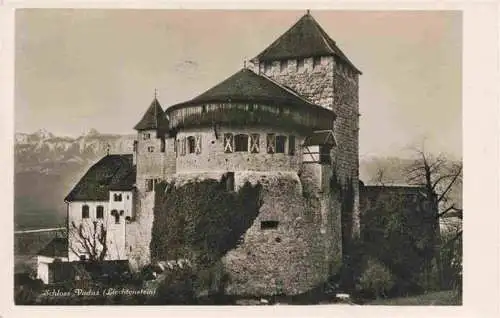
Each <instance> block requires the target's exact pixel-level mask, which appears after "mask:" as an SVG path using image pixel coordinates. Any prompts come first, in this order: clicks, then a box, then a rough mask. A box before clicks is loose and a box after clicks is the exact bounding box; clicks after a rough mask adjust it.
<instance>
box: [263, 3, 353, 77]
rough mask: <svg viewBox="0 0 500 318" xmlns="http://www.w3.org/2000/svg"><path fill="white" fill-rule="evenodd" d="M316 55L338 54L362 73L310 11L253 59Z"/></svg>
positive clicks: (274, 59)
mask: <svg viewBox="0 0 500 318" xmlns="http://www.w3.org/2000/svg"><path fill="white" fill-rule="evenodd" d="M316 56H318V57H319V56H336V57H337V58H339V59H340V60H342V61H343V62H344V63H346V64H348V65H349V66H351V67H352V68H353V69H354V70H355V71H356V72H357V73H358V74H361V72H360V71H359V70H358V69H357V68H356V67H355V66H354V64H352V63H351V61H349V59H348V58H347V56H346V55H345V54H344V53H343V52H342V51H341V50H340V48H339V47H338V46H337V44H336V43H335V41H334V40H332V38H330V36H328V34H327V33H326V32H325V31H324V30H323V28H322V27H321V26H320V25H319V24H318V22H316V20H315V19H314V18H313V17H312V15H311V14H310V13H309V11H308V12H307V13H306V14H305V15H304V16H303V17H302V18H300V19H299V21H297V22H296V23H295V24H294V25H293V26H292V27H291V28H290V29H288V31H286V32H285V33H283V35H281V36H280V37H279V38H278V39H277V40H276V41H274V42H273V43H272V44H271V45H269V46H268V47H267V48H266V49H265V50H264V51H262V52H261V53H260V54H259V55H257V56H256V57H255V58H254V59H253V60H254V61H261V62H265V61H276V60H288V59H300V58H306V57H316Z"/></svg>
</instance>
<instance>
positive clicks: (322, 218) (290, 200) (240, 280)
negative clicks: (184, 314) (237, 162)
mask: <svg viewBox="0 0 500 318" xmlns="http://www.w3.org/2000/svg"><path fill="white" fill-rule="evenodd" d="M319 173H322V172H321V171H319ZM317 177H318V176H317V175H316V176H312V175H311V178H317ZM304 180H305V182H309V181H312V182H315V180H307V178H306V179H304ZM246 181H250V182H251V183H254V184H255V183H256V182H260V183H261V184H262V185H263V190H262V191H263V192H262V198H263V205H262V207H261V209H260V212H259V215H258V217H257V218H256V220H255V222H254V223H253V225H252V226H251V227H250V228H249V229H248V230H247V232H246V233H245V235H244V236H243V237H242V243H241V244H240V245H239V246H238V247H237V248H236V249H234V250H232V251H230V252H229V253H227V255H226V256H225V257H224V259H223V264H224V267H225V270H226V272H227V273H228V274H229V277H230V280H229V285H228V286H227V288H226V292H227V293H228V294H238V295H262V296H264V295H273V294H277V293H284V294H288V295H293V294H299V293H302V292H305V291H307V290H309V289H311V288H313V287H314V286H316V285H318V284H321V283H323V282H324V281H326V280H327V278H328V276H329V275H330V274H331V273H332V270H335V269H336V268H338V266H339V264H340V246H341V239H340V226H334V225H333V223H335V218H333V217H332V218H330V217H329V216H333V215H335V214H334V213H328V212H327V210H328V209H329V208H332V207H331V206H328V207H327V206H324V204H325V203H326V201H327V202H328V203H330V202H331V201H330V197H328V198H327V197H322V196H321V195H320V194H319V193H317V192H316V193H305V190H304V187H303V183H302V181H301V179H300V178H299V176H298V175H297V174H296V173H293V172H267V173H265V172H237V173H235V183H236V184H237V185H239V186H241V185H243V184H244V183H245V182H246ZM316 181H317V180H316ZM306 192H307V190H306ZM263 221H264V222H265V221H277V222H278V225H277V227H276V228H271V229H263V228H261V226H262V224H261V222H263ZM337 224H338V225H339V223H337Z"/></svg>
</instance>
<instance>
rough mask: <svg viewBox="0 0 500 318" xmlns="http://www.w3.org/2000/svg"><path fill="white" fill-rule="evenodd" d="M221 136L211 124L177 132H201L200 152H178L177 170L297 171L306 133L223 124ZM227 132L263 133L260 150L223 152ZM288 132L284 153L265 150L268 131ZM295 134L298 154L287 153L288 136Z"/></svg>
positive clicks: (282, 133) (179, 138)
mask: <svg viewBox="0 0 500 318" xmlns="http://www.w3.org/2000/svg"><path fill="white" fill-rule="evenodd" d="M217 133H218V138H217V137H216V136H215V132H214V130H213V129H212V128H198V129H196V130H194V129H193V130H183V131H181V132H179V133H178V134H177V140H181V139H182V138H186V137H188V136H201V143H202V144H201V153H191V154H189V153H186V154H185V155H183V156H182V155H180V154H179V149H178V153H177V164H176V168H177V173H189V172H205V171H211V170H215V171H245V170H255V171H281V170H284V171H290V170H292V171H297V170H298V169H299V161H300V158H301V151H302V149H301V147H300V145H301V144H302V143H303V141H304V137H303V136H300V135H299V134H298V133H297V132H293V131H284V130H278V129H270V128H263V127H255V128H251V127H248V128H230V127H220V128H218V129H217ZM224 133H233V134H239V133H241V134H248V135H249V134H260V137H259V139H260V149H259V152H258V153H250V152H233V153H225V152H224ZM267 133H275V134H276V135H285V136H287V142H286V145H285V153H275V154H268V153H267V150H266V146H267V141H266V134H267ZM290 135H293V136H295V155H289V154H288V137H289V136H290Z"/></svg>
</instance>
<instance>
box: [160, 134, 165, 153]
mask: <svg viewBox="0 0 500 318" xmlns="http://www.w3.org/2000/svg"><path fill="white" fill-rule="evenodd" d="M160 142H161V145H160V152H165V146H166V143H165V137H162V138H161V139H160Z"/></svg>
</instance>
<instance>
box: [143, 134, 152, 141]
mask: <svg viewBox="0 0 500 318" xmlns="http://www.w3.org/2000/svg"><path fill="white" fill-rule="evenodd" d="M150 138H151V134H150V133H143V134H142V139H144V140H147V139H150Z"/></svg>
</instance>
